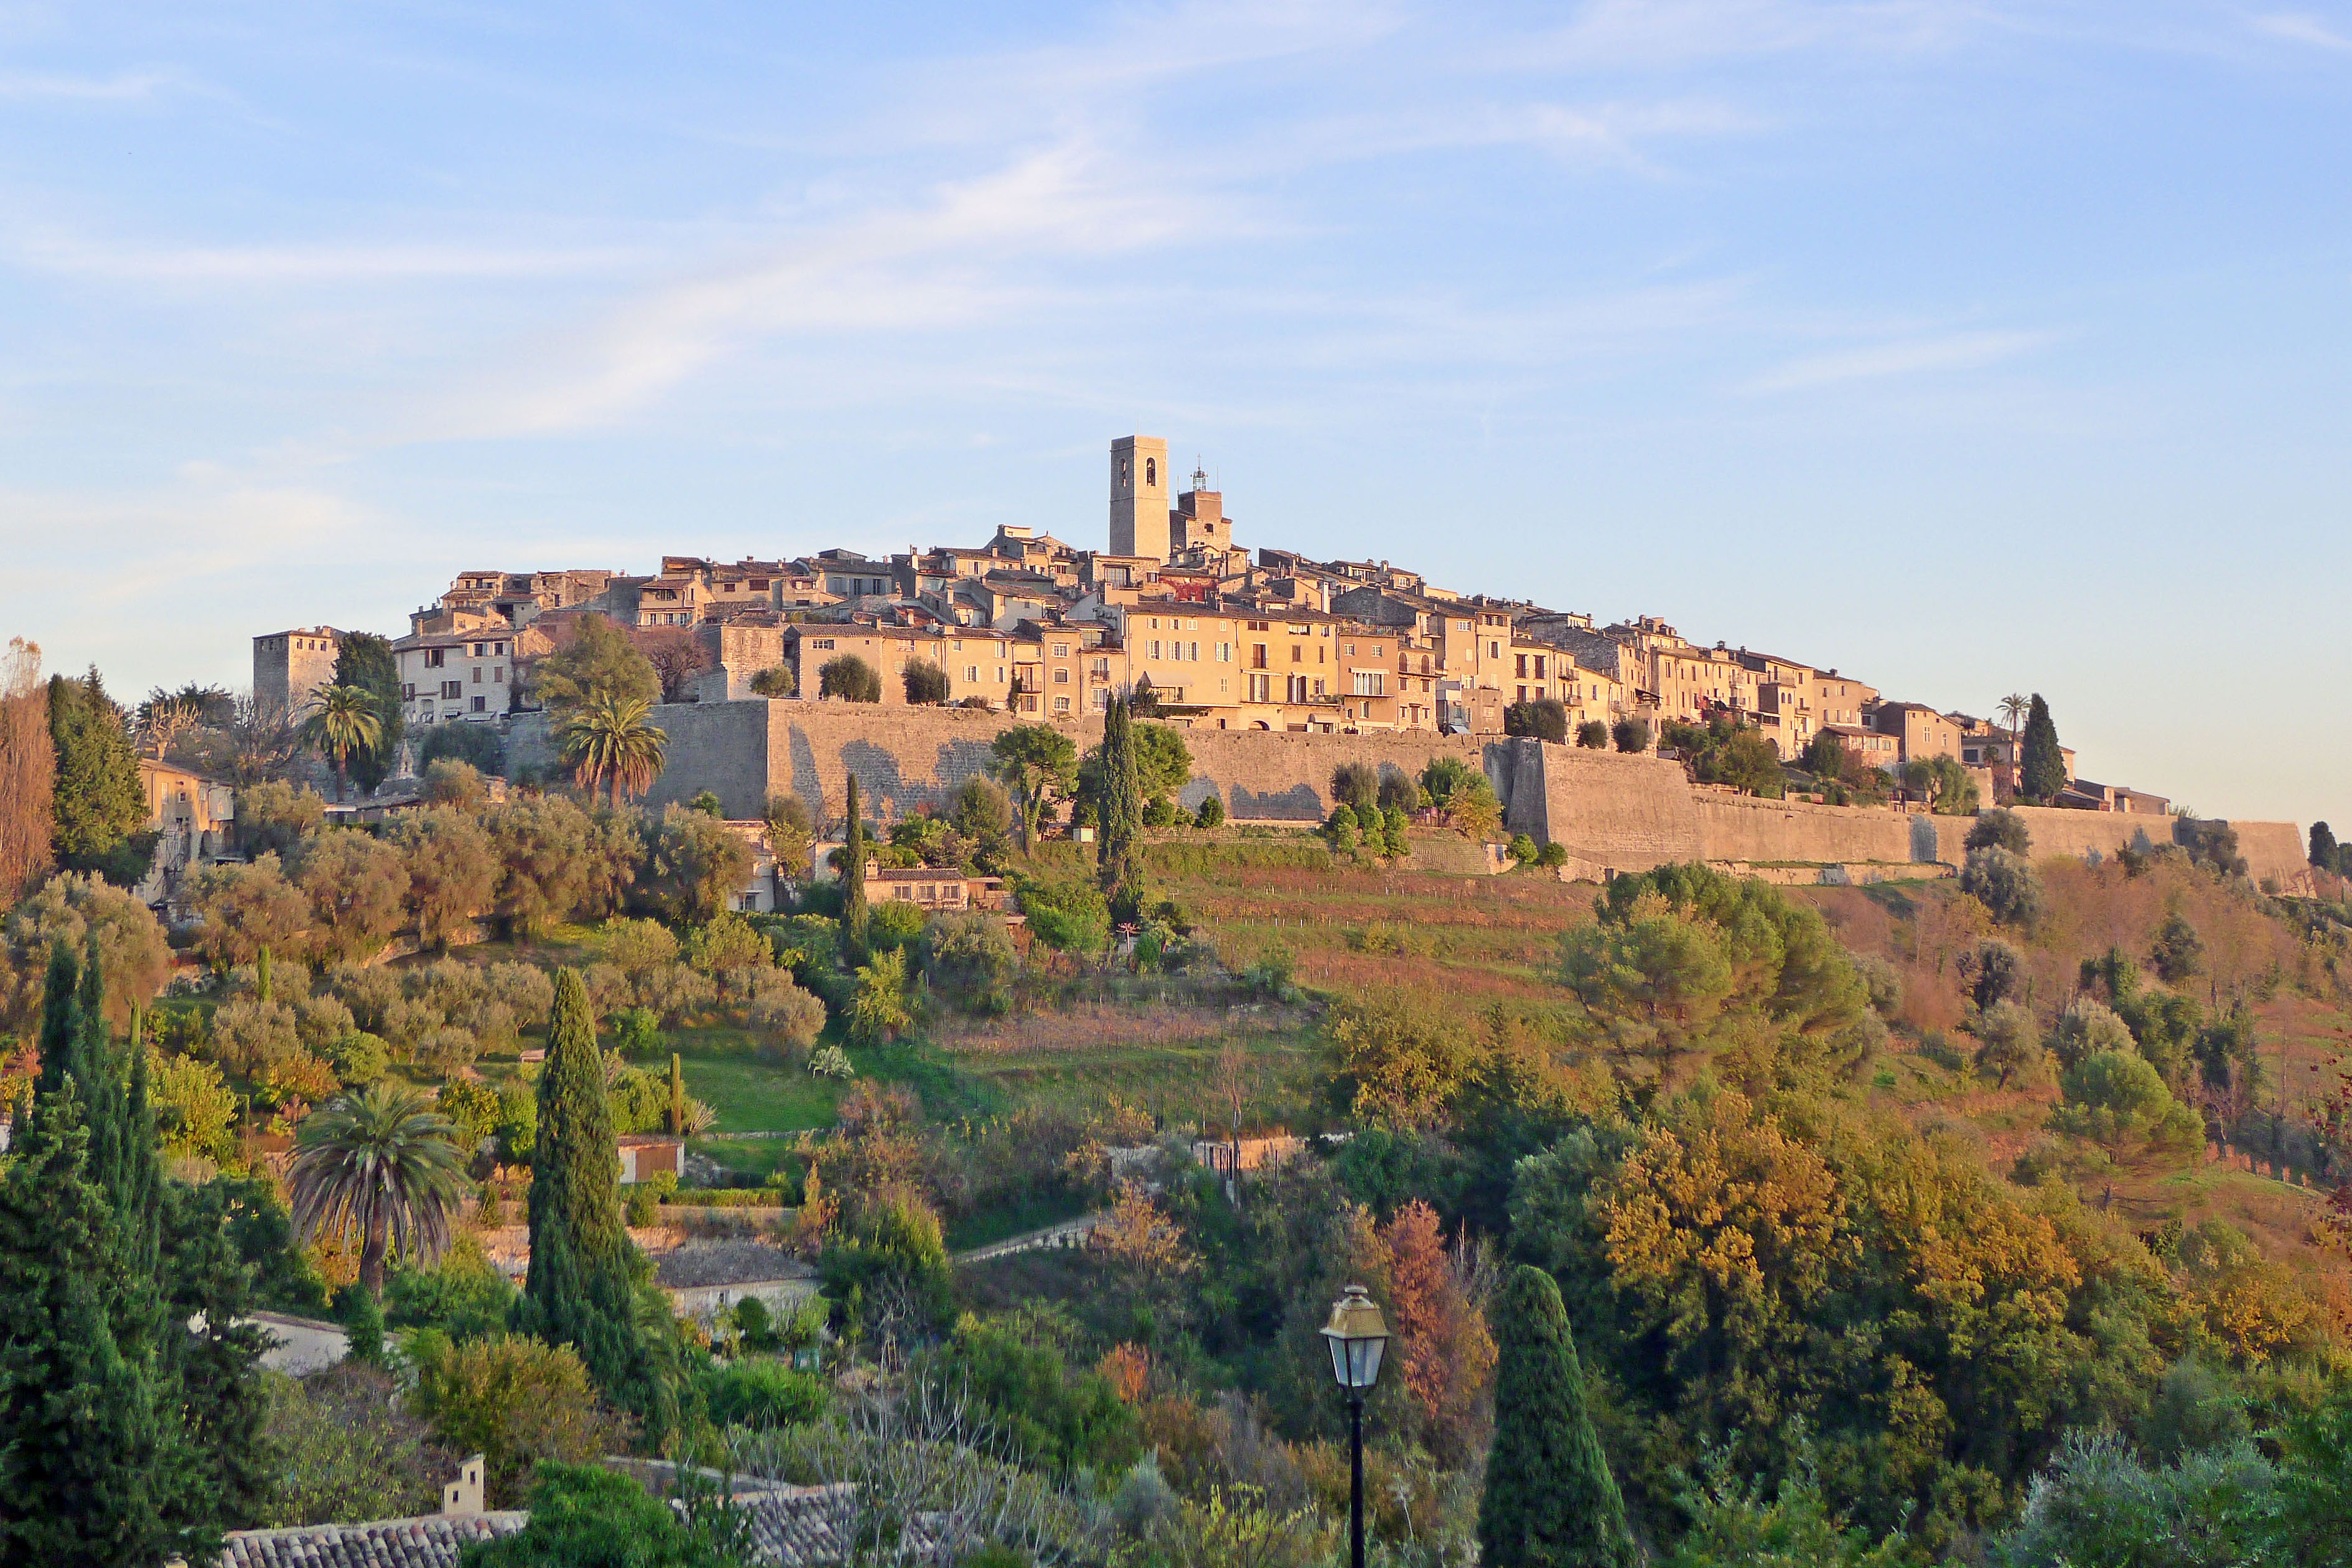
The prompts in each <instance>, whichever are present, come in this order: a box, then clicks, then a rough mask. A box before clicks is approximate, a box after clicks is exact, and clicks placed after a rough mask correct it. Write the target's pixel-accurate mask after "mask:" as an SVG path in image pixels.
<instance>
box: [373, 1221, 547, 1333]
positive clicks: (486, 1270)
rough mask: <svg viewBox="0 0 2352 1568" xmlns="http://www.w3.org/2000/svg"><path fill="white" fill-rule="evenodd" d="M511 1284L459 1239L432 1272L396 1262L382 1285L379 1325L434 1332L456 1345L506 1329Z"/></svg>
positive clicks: (469, 1241) (471, 1243)
mask: <svg viewBox="0 0 2352 1568" xmlns="http://www.w3.org/2000/svg"><path fill="white" fill-rule="evenodd" d="M516 1294H517V1292H516V1290H515V1287H514V1282H513V1281H512V1280H510V1279H508V1278H507V1277H506V1276H505V1275H503V1274H501V1273H499V1271H498V1269H497V1268H495V1267H494V1266H492V1264H491V1263H490V1261H489V1259H488V1258H485V1257H484V1256H483V1255H482V1248H481V1244H480V1243H479V1242H477V1241H476V1240H474V1238H473V1237H459V1238H458V1240H457V1242H456V1243H454V1244H453V1245H452V1246H451V1247H450V1248H449V1250H448V1251H447V1252H446V1253H445V1254H444V1255H443V1256H442V1258H441V1261H440V1263H439V1264H438V1265H436V1267H434V1268H411V1267H409V1266H408V1265H407V1264H406V1263H404V1262H403V1263H395V1264H394V1266H393V1268H392V1271H391V1274H390V1275H389V1277H388V1278H387V1279H385V1281H384V1288H383V1316H384V1321H385V1322H386V1323H387V1324H389V1325H390V1326H391V1327H393V1328H395V1329H438V1330H440V1331H442V1332H443V1333H445V1334H446V1335H448V1336H449V1339H450V1340H451V1341H452V1342H455V1343H458V1344H463V1343H465V1342H467V1341H469V1340H478V1339H485V1338H488V1337H489V1336H491V1335H494V1334H499V1333H503V1332H504V1331H506V1324H507V1310H508V1309H509V1307H511V1306H512V1305H513V1304H514V1300H515V1296H516Z"/></svg>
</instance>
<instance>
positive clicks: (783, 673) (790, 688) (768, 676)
mask: <svg viewBox="0 0 2352 1568" xmlns="http://www.w3.org/2000/svg"><path fill="white" fill-rule="evenodd" d="M800 689H801V683H800V681H799V680H798V679H796V678H795V677H794V676H793V667H792V666H791V665H789V664H772V665H770V666H769V667H768V668H765V669H763V670H761V671H760V672H759V673H758V674H757V675H754V676H753V677H751V695H752V696H754V697H797V696H799V695H800Z"/></svg>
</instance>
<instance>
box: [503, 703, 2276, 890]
mask: <svg viewBox="0 0 2352 1568" xmlns="http://www.w3.org/2000/svg"><path fill="white" fill-rule="evenodd" d="M651 717H652V720H653V722H654V723H656V724H657V725H658V726H660V728H661V729H662V730H663V731H665V732H667V735H668V737H669V759H668V763H667V766H666V767H665V768H664V769H663V770H662V773H661V776H660V778H659V780H658V781H657V782H656V784H655V785H654V788H653V790H652V792H651V794H650V795H648V796H647V797H646V804H647V805H651V806H653V807H654V808H656V809H659V808H660V807H662V806H664V805H669V804H670V803H672V802H683V801H685V800H688V799H689V798H691V797H692V796H693V795H697V794H698V793H700V792H701V791H703V790H706V789H707V790H709V791H711V792H713V793H714V794H716V795H718V796H719V804H720V805H721V807H722V808H723V809H724V810H725V811H726V813H727V815H728V816H733V817H751V816H759V815H761V812H762V811H764V810H765V808H766V805H767V801H768V797H769V796H770V795H787V794H789V795H798V796H800V798H801V799H803V801H806V802H807V803H808V805H809V808H810V810H811V811H812V812H813V813H814V815H815V816H817V817H818V818H819V820H830V819H835V818H838V817H839V816H841V815H842V813H843V810H844V808H845V797H846V790H847V785H848V781H849V778H850V776H851V775H852V774H853V773H854V774H856V778H857V785H858V791H859V794H860V795H861V797H862V804H863V805H865V806H866V809H867V810H868V811H870V812H871V813H872V814H873V815H874V816H875V817H876V819H877V820H878V821H883V822H888V821H891V820H894V819H896V818H898V817H900V816H906V815H908V814H909V813H912V812H914V811H916V810H917V809H919V807H921V806H924V805H931V806H936V807H943V806H945V805H947V803H948V801H949V799H950V797H951V796H952V795H954V793H955V791H956V790H957V789H958V788H960V787H961V785H962V784H964V783H965V781H967V780H969V779H972V778H977V777H980V776H982V773H983V771H984V767H985V764H986V763H987V760H988V755H989V746H990V743H991V742H993V741H994V740H995V738H996V736H997V735H998V733H999V732H1001V731H1003V730H1005V729H1007V728H1008V727H1010V726H1011V725H1012V724H1013V722H1014V721H1013V720H1012V719H1010V718H1008V717H1007V716H1006V715H1004V714H1002V713H994V712H987V711H982V710H971V709H962V708H886V707H879V706H870V705H866V704H862V703H859V704H853V703H843V702H808V701H803V700H795V699H778V700H762V699H757V698H754V699H751V700H742V701H730V702H703V703H673V704H667V705H665V706H662V707H657V708H656V709H654V710H653V712H652V715H651ZM1066 729H1067V731H1068V733H1069V734H1070V736H1071V738H1072V739H1073V740H1074V741H1075V742H1076V743H1077V745H1078V748H1079V750H1080V751H1084V750H1085V749H1086V748H1087V747H1089V746H1092V745H1094V744H1096V743H1097V742H1099V741H1100V740H1101V739H1102V721H1100V720H1099V719H1090V720H1087V721H1082V722H1079V723H1076V724H1073V725H1069V726H1066ZM1184 741H1185V744H1186V745H1187V746H1188V747H1189V748H1190V749H1191V751H1192V783H1191V784H1187V785H1186V786H1185V787H1184V790H1183V792H1182V796H1181V801H1182V804H1183V805H1185V806H1186V807H1187V808H1188V809H1197V808H1198V807H1199V805H1200V804H1201V802H1202V801H1203V800H1205V799H1207V798H1208V797H1209V796H1210V795H1217V796H1218V797H1219V798H1221V799H1222V800H1223V802H1224V804H1225V814H1226V816H1228V817H1229V818H1231V819H1232V820H1234V821H1236V822H1271V823H1291V824H1307V823H1314V822H1319V821H1321V820H1322V819H1323V817H1324V816H1327V815H1328V813H1329V811H1330V809H1331V802H1330V784H1331V773H1332V770H1333V769H1335V768H1337V767H1338V766H1339V764H1340V763H1347V762H1364V763H1372V764H1374V765H1375V766H1377V767H1380V768H1381V769H1382V770H1383V771H1385V770H1387V769H1389V768H1396V769H1400V770H1402V771H1403V772H1405V773H1412V774H1418V773H1420V772H1421V770H1422V769H1423V767H1425V766H1426V765H1427V764H1428V763H1429V762H1430V760H1431V759H1432V758H1433V757H1438V756H1454V757H1459V758H1461V759H1462V760H1463V761H1464V762H1465V763H1469V764H1470V765H1472V766H1474V767H1478V768H1482V769H1483V770H1484V771H1485V773H1486V777H1487V778H1488V780H1489V781H1491V782H1492V783H1493V784H1494V786H1495V793H1496V796H1497V797H1499V798H1500V800H1501V801H1502V803H1503V820H1504V825H1505V826H1506V828H1507V830H1509V831H1511V832H1514V833H1525V834H1527V835H1528V837H1531V838H1534V839H1535V840H1537V841H1538V843H1558V844H1559V845H1561V846H1562V847H1565V848H1566V849H1567V850H1568V852H1569V856H1570V868H1571V870H1573V871H1574V872H1575V873H1577V874H1579V875H1586V876H1599V875H1601V874H1603V873H1605V872H1608V871H1645V870H1648V869H1649V868H1652V867H1654V866H1658V865H1663V864H1665V863H1667V862H1669V861H1678V860H1712V861H1718V862H1732V863H1738V864H1743V865H1750V866H1758V867H1783V868H1786V867H1802V866H1822V867H1832V866H1851V865H1857V864H1860V865H1879V866H1900V865H1918V866H1921V867H1923V868H1925V867H1927V866H1931V865H1941V866H1945V867H1955V866H1958V865H1959V864H1960V862H1961V861H1963V860H1964V859H1966V858H1967V850H1966V849H1965V847H1963V843H1962V841H1963V840H1964V839H1965V838H1966V837H1967V836H1968V830H1969V826H1970V825H1971V822H1972V820H1973V819H1972V818H1969V817H1963V816H1927V815H1925V814H1922V813H1917V812H1903V811H1895V810H1889V809H1887V808H1885V807H1874V806H1837V805H1811V804H1809V803H1805V802H1801V801H1778V800H1758V799H1756V798H1754V797H1753V796H1749V795H1738V794H1734V793H1732V792H1730V791H1728V790H1724V789H1720V788H1717V787H1713V786H1709V785H1704V784H1690V783H1689V782H1687V780H1686V779H1685V776H1684V773H1683V770H1682V766H1681V764H1680V763H1674V762H1669V761H1664V760H1661V759H1659V758H1657V757H1654V756H1626V755H1622V754H1621V753H1618V752H1593V751H1586V750H1583V749H1581V748H1579V747H1571V746H1559V745H1549V744H1546V743H1545V742H1538V741H1531V740H1523V739H1511V740H1493V741H1482V740H1476V739H1472V738H1469V737H1466V736H1458V735H1455V736H1449V735H1436V734H1429V733H1423V732H1396V733H1375V734H1365V735H1339V734H1333V735H1324V734H1297V733H1269V732H1267V731H1261V730H1191V731H1186V732H1185V735H1184ZM508 750H509V762H510V763H511V764H512V765H514V766H516V767H528V766H535V767H538V768H540V769H542V770H544V771H548V772H554V771H557V769H558V765H559V764H558V763H557V761H556V759H555V757H554V755H553V752H552V751H551V747H550V745H549V742H548V734H547V724H546V718H545V716H544V715H543V714H537V713H532V714H525V715H523V716H521V717H520V718H519V719H517V720H516V721H515V723H514V727H513V730H512V731H511V733H510V735H509V742H508ZM2017 811H2018V815H2019V816H2021V817H2023V818H2024V819H2025V822H2026V825H2027V830H2028V831H2029V832H2030V833H2031V834H2032V840H2033V852H2034V854H2035V855H2037V856H2051V855H2066V856H2073V857H2075V858H2081V857H2082V856H2084V855H2085V854H2087V853H2088V852H2090V851H2093V850H2096V851H2097V852H2098V853H2100V854H2101V855H2113V854H2115V853H2116V851H2117V850H2119V849H2126V848H2133V847H2148V846H2153V845H2162V844H2168V843H2170V842H2171V841H2172V826H2173V825H2172V819H2171V818H2169V817H2165V816H2139V815H2137V814H2133V813H2122V812H2099V811H2063V810H2058V809H2054V808H2049V807H2042V806H2021V807H2019V808H2017ZM2235 826H2236V827H2237V829H2238V847H2239V852H2240V853H2241V854H2242V855H2244V856H2245V858H2246V861H2247V866H2248V869H2249V871H2250V872H2251V874H2252V876H2253V877H2254V878H2255V879H2257V880H2258V881H2259V880H2262V879H2275V880H2276V881H2277V882H2278V883H2279V884H2280V885H2281V886H2282V887H2286V888H2294V887H2299V886H2304V885H2307V883H2308V881H2309V872H2308V868H2307V867H2306V865H2305V861H2304V857H2303V841H2302V836H2301V834H2300V833H2299V831H2298V830H2297V828H2296V826H2295V825H2294V824H2293V823H2288V822H2242V823H2238V824H2236V825H2235ZM2143 840H2144V841H2145V842H2143Z"/></svg>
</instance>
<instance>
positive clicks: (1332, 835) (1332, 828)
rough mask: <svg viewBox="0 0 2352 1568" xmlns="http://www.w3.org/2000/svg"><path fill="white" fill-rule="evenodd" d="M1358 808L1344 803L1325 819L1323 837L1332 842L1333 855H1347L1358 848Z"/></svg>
mask: <svg viewBox="0 0 2352 1568" xmlns="http://www.w3.org/2000/svg"><path fill="white" fill-rule="evenodd" d="M1356 829H1357V824H1356V808H1355V807H1354V806H1352V805H1348V804H1347V803H1346V802H1345V801H1342V802H1340V803H1339V805H1335V806H1333V807H1332V808H1331V815H1330V816H1328V817H1327V818H1325V819H1324V823H1323V837H1325V838H1326V839H1328V840H1329V841H1330V845H1331V852H1332V853H1333V854H1335V855H1345V854H1347V853H1348V852H1349V850H1351V849H1353V848H1355V847H1356Z"/></svg>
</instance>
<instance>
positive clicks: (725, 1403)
mask: <svg viewBox="0 0 2352 1568" xmlns="http://www.w3.org/2000/svg"><path fill="white" fill-rule="evenodd" d="M754 1300H757V1299H756V1298H747V1299H746V1300H744V1302H743V1303H742V1305H743V1306H744V1307H748V1306H751V1305H752V1303H753V1301H754ZM737 1310H738V1312H739V1313H740V1311H741V1310H742V1309H741V1308H740V1307H739V1308H738V1309H737ZM760 1315H761V1318H762V1319H765V1318H766V1316H767V1310H766V1309H765V1308H764V1307H762V1308H761V1313H760ZM746 1338H747V1339H748V1338H749V1334H748V1332H747V1334H746ZM702 1392H703V1398H704V1399H705V1400H706V1401H708V1402H709V1410H710V1419H711V1421H712V1423H713V1424H714V1425H717V1426H807V1425H808V1424H809V1423H811V1422H813V1421H814V1420H816V1419H817V1418H818V1417H819V1416H821V1415H824V1408H825V1405H826V1394H825V1387H824V1384H822V1383H820V1382H818V1381H817V1380H816V1379H815V1378H814V1377H811V1376H810V1375H808V1374H807V1373H800V1372H794V1371H793V1369H792V1368H791V1367H789V1366H786V1365H785V1364H784V1363H782V1362H779V1361H771V1360H768V1359H766V1358H765V1357H761V1358H757V1359H751V1360H742V1361H734V1362H729V1363H725V1364H722V1365H713V1366H712V1367H711V1368H710V1369H709V1371H708V1372H706V1373H703V1375H702Z"/></svg>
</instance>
